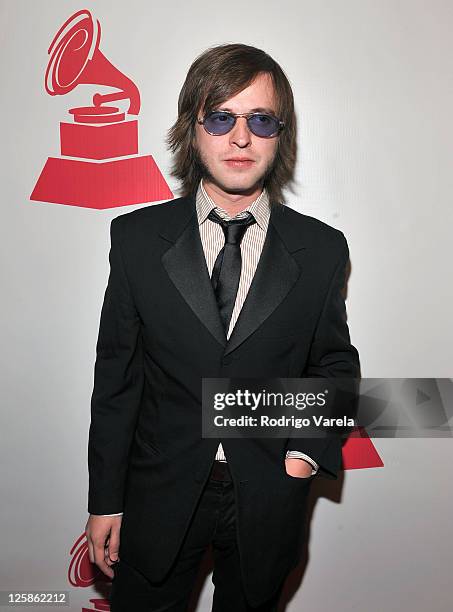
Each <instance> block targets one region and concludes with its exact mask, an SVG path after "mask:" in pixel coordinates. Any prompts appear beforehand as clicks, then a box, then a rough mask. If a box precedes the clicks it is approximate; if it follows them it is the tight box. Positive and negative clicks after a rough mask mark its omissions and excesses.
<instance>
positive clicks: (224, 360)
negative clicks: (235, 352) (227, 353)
mask: <svg viewBox="0 0 453 612" xmlns="http://www.w3.org/2000/svg"><path fill="white" fill-rule="evenodd" d="M232 361H233V358H232V357H223V358H222V363H223V365H230V363H231V362H232Z"/></svg>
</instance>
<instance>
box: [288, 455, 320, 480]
mask: <svg viewBox="0 0 453 612" xmlns="http://www.w3.org/2000/svg"><path fill="white" fill-rule="evenodd" d="M285 467H286V473H287V474H289V475H290V476H295V477H296V478H308V477H309V476H311V472H312V470H313V466H312V465H311V464H310V463H308V461H305V459H295V458H292V459H285Z"/></svg>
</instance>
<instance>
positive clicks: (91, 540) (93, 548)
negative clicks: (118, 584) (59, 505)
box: [85, 514, 123, 578]
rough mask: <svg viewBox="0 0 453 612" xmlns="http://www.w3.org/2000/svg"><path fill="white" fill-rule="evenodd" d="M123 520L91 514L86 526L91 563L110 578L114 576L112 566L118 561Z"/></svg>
mask: <svg viewBox="0 0 453 612" xmlns="http://www.w3.org/2000/svg"><path fill="white" fill-rule="evenodd" d="M122 518H123V517H122V516H98V515H96V514H90V517H89V519H88V521H87V524H86V526H85V535H86V537H87V541H88V554H89V557H90V561H91V563H95V564H96V565H97V566H98V567H99V569H101V570H102V571H103V572H104V574H105V575H106V576H108V577H109V578H113V576H114V572H113V569H112V568H111V565H113V564H114V563H116V562H117V561H118V551H119V548H120V529H121V521H122Z"/></svg>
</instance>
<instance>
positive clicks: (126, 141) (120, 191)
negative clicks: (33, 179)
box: [30, 9, 173, 209]
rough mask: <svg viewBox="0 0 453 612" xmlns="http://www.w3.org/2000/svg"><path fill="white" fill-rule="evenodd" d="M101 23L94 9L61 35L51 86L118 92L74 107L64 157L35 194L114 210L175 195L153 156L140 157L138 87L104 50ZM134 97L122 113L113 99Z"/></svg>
mask: <svg viewBox="0 0 453 612" xmlns="http://www.w3.org/2000/svg"><path fill="white" fill-rule="evenodd" d="M100 40H101V26H100V24H99V21H98V20H97V19H94V18H93V16H92V15H91V13H90V11H88V10H87V9H83V10H81V11H78V12H77V13H75V14H74V15H72V16H71V17H70V18H69V19H68V20H67V21H66V22H65V23H64V24H63V25H62V26H61V28H60V29H59V31H58V32H57V33H56V35H55V37H54V39H53V41H52V43H51V45H50V47H49V50H48V54H49V55H50V60H49V63H48V66H47V70H46V75H45V88H46V91H47V93H49V94H50V95H51V96H62V95H64V94H67V93H69V92H70V91H72V90H73V89H74V88H75V87H77V86H78V85H81V84H91V85H104V86H107V87H110V88H113V89H114V91H112V92H107V93H96V94H95V95H94V96H93V105H92V106H81V107H78V108H71V109H69V114H70V115H72V121H67V122H64V121H62V122H60V148H61V151H60V153H61V156H60V157H49V158H48V159H47V162H46V164H45V166H44V168H43V170H42V172H41V175H40V177H39V179H38V181H37V183H36V185H35V188H34V189H33V193H32V194H31V196H30V198H31V199H32V200H38V201H41V202H54V203H56V204H68V205H70V206H83V207H86V208H97V209H104V208H113V207H117V206H129V205H131V204H141V203H144V202H155V201H159V200H165V199H171V198H173V194H172V192H171V191H170V189H169V187H168V185H167V183H166V181H165V179H164V178H163V176H162V174H161V172H160V170H159V168H158V167H157V165H156V163H155V161H154V159H153V158H152V156H151V155H139V154H138V121H137V119H132V118H130V117H128V115H134V116H136V115H138V114H139V112H140V93H139V91H138V89H137V86H136V85H135V84H134V83H133V82H132V81H131V79H129V78H128V77H127V76H125V75H124V74H123V73H122V72H120V71H119V70H118V69H117V68H115V66H113V65H112V64H111V63H110V62H109V61H108V60H107V59H106V57H105V56H104V55H103V54H102V53H101V51H100V50H99V43H100ZM124 100H129V108H128V109H127V110H126V111H123V110H120V108H119V107H118V106H109V104H111V103H112V102H118V101H124Z"/></svg>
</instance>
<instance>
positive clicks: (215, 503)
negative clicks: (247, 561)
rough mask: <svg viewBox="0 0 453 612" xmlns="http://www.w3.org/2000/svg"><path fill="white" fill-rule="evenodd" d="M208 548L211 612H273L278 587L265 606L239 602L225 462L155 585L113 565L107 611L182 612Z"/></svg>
mask: <svg viewBox="0 0 453 612" xmlns="http://www.w3.org/2000/svg"><path fill="white" fill-rule="evenodd" d="M209 544H212V551H213V557H214V571H213V574H212V582H213V583H214V587H215V588H214V597H213V606H212V611H213V612H232V611H234V612H275V611H276V610H277V604H278V600H279V598H280V595H281V591H282V588H283V583H282V585H281V586H280V588H279V589H278V591H277V592H276V593H275V595H274V596H273V597H272V599H271V600H270V601H269V602H267V603H266V604H264V605H262V606H259V607H258V608H252V607H251V606H250V605H249V604H248V603H247V600H246V598H245V594H244V590H243V585H242V577H241V573H240V564H239V552H238V547H237V538H236V512H235V500H234V490H233V482H232V480H231V474H230V471H229V469H228V465H227V464H226V463H223V462H220V461H215V462H214V465H213V469H212V471H211V475H210V478H209V480H208V482H207V484H206V487H205V489H204V491H203V494H202V496H201V499H200V502H199V504H198V507H197V509H196V511H195V514H194V517H193V519H192V521H191V523H190V526H189V529H188V531H187V534H186V536H185V539H184V542H183V544H182V547H181V550H180V552H179V553H178V557H177V559H176V561H175V563H174V564H173V567H172V569H171V571H170V573H169V574H168V576H167V577H166V578H165V580H164V581H163V582H161V583H158V584H156V583H151V582H149V581H148V580H147V579H146V578H145V577H144V576H143V575H142V574H141V573H140V572H138V571H137V570H136V569H134V568H133V567H131V566H130V565H128V564H127V563H126V562H124V561H122V560H121V559H120V560H119V562H118V564H117V565H116V566H114V567H115V575H114V578H113V581H112V591H111V600H110V610H111V612H129V611H131V610H140V612H164V611H165V612H185V611H186V610H187V605H188V602H189V599H190V595H191V592H192V590H193V587H194V583H195V580H196V578H197V574H198V571H199V567H200V562H201V560H202V558H203V556H204V553H205V552H206V549H207V547H208V546H209Z"/></svg>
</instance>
